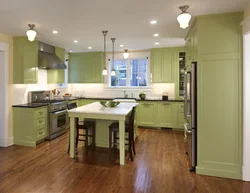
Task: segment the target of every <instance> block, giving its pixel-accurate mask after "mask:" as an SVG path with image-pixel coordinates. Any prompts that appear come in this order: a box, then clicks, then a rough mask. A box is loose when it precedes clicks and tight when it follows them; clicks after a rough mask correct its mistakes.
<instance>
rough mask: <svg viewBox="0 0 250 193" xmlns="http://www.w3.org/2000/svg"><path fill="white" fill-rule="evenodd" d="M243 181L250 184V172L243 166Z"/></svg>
mask: <svg viewBox="0 0 250 193" xmlns="http://www.w3.org/2000/svg"><path fill="white" fill-rule="evenodd" d="M242 180H243V181H246V182H250V171H249V170H248V171H247V170H246V168H244V166H242Z"/></svg>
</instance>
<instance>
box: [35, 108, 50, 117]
mask: <svg viewBox="0 0 250 193" xmlns="http://www.w3.org/2000/svg"><path fill="white" fill-rule="evenodd" d="M35 117H36V118H39V117H47V108H42V109H38V110H36V111H35Z"/></svg>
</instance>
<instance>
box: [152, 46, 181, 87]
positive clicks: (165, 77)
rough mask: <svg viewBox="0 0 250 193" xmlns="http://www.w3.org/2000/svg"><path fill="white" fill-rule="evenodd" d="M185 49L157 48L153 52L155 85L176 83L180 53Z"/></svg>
mask: <svg viewBox="0 0 250 193" xmlns="http://www.w3.org/2000/svg"><path fill="white" fill-rule="evenodd" d="M183 50H185V48H184V47H173V48H157V49H152V50H151V70H152V78H153V79H152V80H153V82H154V83H174V82H175V81H176V80H175V79H176V75H177V73H176V69H177V68H178V65H179V54H178V53H179V52H180V51H183Z"/></svg>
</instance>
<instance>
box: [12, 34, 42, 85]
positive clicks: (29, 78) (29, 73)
mask: <svg viewBox="0 0 250 193" xmlns="http://www.w3.org/2000/svg"><path fill="white" fill-rule="evenodd" d="M37 70H38V41H33V42H30V41H28V38H27V37H14V38H13V83H14V84H36V83H37Z"/></svg>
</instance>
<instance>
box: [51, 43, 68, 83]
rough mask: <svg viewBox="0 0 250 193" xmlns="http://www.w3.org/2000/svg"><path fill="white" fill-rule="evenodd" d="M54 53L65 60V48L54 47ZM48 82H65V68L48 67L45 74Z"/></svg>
mask: <svg viewBox="0 0 250 193" xmlns="http://www.w3.org/2000/svg"><path fill="white" fill-rule="evenodd" d="M55 54H56V55H57V56H58V57H59V58H60V59H61V60H62V61H63V62H65V49H64V48H59V47H55ZM47 82H48V84H60V83H64V82H65V69H50V70H48V74H47Z"/></svg>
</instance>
